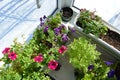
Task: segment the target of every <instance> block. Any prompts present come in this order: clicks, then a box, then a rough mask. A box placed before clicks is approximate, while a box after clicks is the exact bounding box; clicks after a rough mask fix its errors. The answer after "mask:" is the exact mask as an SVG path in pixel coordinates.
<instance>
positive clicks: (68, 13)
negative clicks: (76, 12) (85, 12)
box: [61, 7, 73, 22]
mask: <svg viewBox="0 0 120 80" xmlns="http://www.w3.org/2000/svg"><path fill="white" fill-rule="evenodd" d="M72 16H73V10H72V9H71V8H70V7H63V8H62V9H61V17H62V20H63V21H65V22H68V21H70V20H71V19H72Z"/></svg>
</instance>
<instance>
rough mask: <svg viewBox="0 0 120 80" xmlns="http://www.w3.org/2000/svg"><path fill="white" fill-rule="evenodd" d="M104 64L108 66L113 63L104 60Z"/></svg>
mask: <svg viewBox="0 0 120 80" xmlns="http://www.w3.org/2000/svg"><path fill="white" fill-rule="evenodd" d="M104 62H105V64H106V65H108V66H110V65H112V64H113V63H112V62H109V61H104Z"/></svg>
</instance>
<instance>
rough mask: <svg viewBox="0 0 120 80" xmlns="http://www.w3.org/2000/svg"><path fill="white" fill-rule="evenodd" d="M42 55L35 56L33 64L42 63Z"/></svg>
mask: <svg viewBox="0 0 120 80" xmlns="http://www.w3.org/2000/svg"><path fill="white" fill-rule="evenodd" d="M43 59H44V58H43V55H39V56H36V57H35V58H34V61H35V62H42V61H43Z"/></svg>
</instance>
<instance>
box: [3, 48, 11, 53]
mask: <svg viewBox="0 0 120 80" xmlns="http://www.w3.org/2000/svg"><path fill="white" fill-rule="evenodd" d="M9 51H10V48H9V47H6V48H5V49H4V50H3V51H2V53H3V54H7V53H8V52H9Z"/></svg>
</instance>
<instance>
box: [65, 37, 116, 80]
mask: <svg viewBox="0 0 120 80" xmlns="http://www.w3.org/2000/svg"><path fill="white" fill-rule="evenodd" d="M67 54H68V55H69V59H70V63H71V64H72V65H73V67H74V68H75V75H76V80H108V79H109V80H115V79H116V78H115V76H114V75H115V69H114V70H113V67H111V66H113V63H111V62H108V61H104V60H103V59H101V58H100V55H101V53H100V52H98V51H97V50H96V46H95V45H94V44H91V43H90V41H89V40H87V39H86V38H83V37H81V38H78V39H74V41H73V42H71V44H69V45H68V51H67ZM111 70H113V71H114V73H112V74H111Z"/></svg>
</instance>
